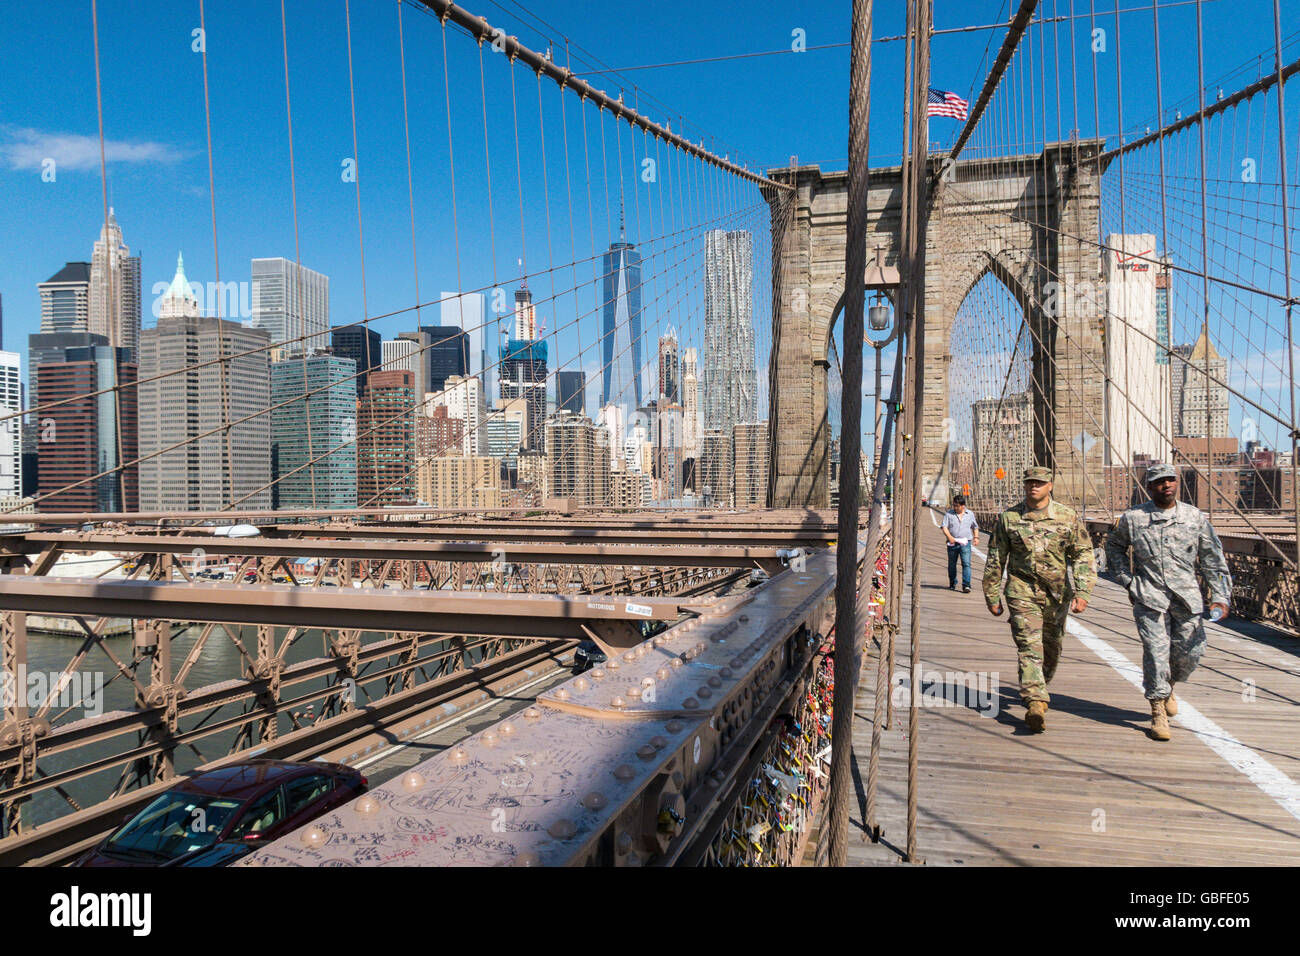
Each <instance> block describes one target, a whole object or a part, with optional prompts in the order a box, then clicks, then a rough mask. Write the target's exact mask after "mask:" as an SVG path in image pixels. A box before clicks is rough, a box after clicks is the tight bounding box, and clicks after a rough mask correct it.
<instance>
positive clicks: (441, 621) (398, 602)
mask: <svg viewBox="0 0 1300 956" xmlns="http://www.w3.org/2000/svg"><path fill="white" fill-rule="evenodd" d="M701 606H702V605H701V602H694V603H691V602H683V601H678V600H676V599H673V598H646V597H639V598H637V599H636V600H635V601H633V600H631V599H628V598H625V597H618V596H614V595H599V596H596V595H577V596H561V595H550V594H511V595H509V596H508V597H505V596H497V595H495V594H466V593H463V592H449V591H427V590H407V589H404V588H402V589H399V588H305V587H294V586H293V585H291V584H252V585H246V584H230V583H216V584H207V583H204V584H197V583H195V584H189V583H175V582H170V581H104V580H101V579H98V578H50V577H46V578H32V577H28V576H26V575H0V607H3V608H4V609H6V610H12V611H25V612H27V613H35V614H48V615H53V616H60V615H63V616H66V615H69V614H79V615H92V616H100V617H118V618H140V617H145V618H161V619H164V620H170V621H217V622H223V623H236V624H266V625H278V626H281V627H313V628H345V629H346V628H358V629H362V630H368V631H375V630H378V631H408V632H420V633H434V634H476V635H486V636H491V637H502V636H509V637H549V638H565V637H583V636H586V632H585V630H584V626H587V627H592V626H598V625H599V626H603V625H608V624H610V623H615V622H640V621H676V620H678V619H679V618H680V617H681V616H682V615H683V614H686V613H690V612H692V611H694V610H697V609H698V608H700V607H701Z"/></svg>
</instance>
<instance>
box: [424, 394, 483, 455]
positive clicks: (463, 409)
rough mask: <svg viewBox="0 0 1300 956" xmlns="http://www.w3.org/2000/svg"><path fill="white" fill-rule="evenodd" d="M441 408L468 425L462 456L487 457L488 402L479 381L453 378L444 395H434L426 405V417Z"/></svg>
mask: <svg viewBox="0 0 1300 956" xmlns="http://www.w3.org/2000/svg"><path fill="white" fill-rule="evenodd" d="M440 405H444V406H446V408H447V416H448V417H449V418H455V419H457V420H459V421H461V422H463V423H464V425H463V432H462V435H463V442H464V445H463V447H462V452H461V453H462V454H463V455H465V457H467V458H474V457H479V456H482V455H486V454H487V448H488V437H487V429H486V427H485V422H486V420H487V403H486V402H485V401H484V399H483V384H482V383H481V382H480V381H479V380H478V379H476V378H473V377H466V376H461V375H453V376H451V377H450V378H448V379H447V381H446V387H445V388H443V389H442V391H440V392H430V393H429V400H428V403H426V405H425V411H426V414H432V412H433V409H435V408H437V407H438V406H440Z"/></svg>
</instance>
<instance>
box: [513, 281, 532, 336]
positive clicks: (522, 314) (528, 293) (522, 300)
mask: <svg viewBox="0 0 1300 956" xmlns="http://www.w3.org/2000/svg"><path fill="white" fill-rule="evenodd" d="M515 338H516V339H518V340H519V341H520V342H531V341H533V339H535V338H537V307H536V306H534V305H533V291H532V289H530V288H528V281H527V280H524V282H523V283H522V284H521V285H520V287H519V288H518V289H515Z"/></svg>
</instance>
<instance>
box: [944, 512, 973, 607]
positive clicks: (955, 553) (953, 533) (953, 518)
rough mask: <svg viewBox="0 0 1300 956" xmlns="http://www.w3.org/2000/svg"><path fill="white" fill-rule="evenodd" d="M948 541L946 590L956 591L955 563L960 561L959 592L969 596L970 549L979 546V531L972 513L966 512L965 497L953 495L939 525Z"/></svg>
mask: <svg viewBox="0 0 1300 956" xmlns="http://www.w3.org/2000/svg"><path fill="white" fill-rule="evenodd" d="M940 528H942V530H943V536H944V537H945V538H947V539H948V589H949V590H950V591H955V590H957V561H958V559H960V560H961V592H962V594H970V548H971V545H972V544H974V545H977V546H978V545H979V543H980V529H979V525H977V524H976V523H975V514H974V512H971V511H967V510H966V496H965V495H954V496H953V499H952V508H950V509H949V510H948V513H947V514H945V515H944V516H943V524H942V525H940Z"/></svg>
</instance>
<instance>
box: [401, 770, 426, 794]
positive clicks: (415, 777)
mask: <svg viewBox="0 0 1300 956" xmlns="http://www.w3.org/2000/svg"><path fill="white" fill-rule="evenodd" d="M423 786H424V777H422V776H420V774H418V773H416V772H415V771H414V770H408V771H407V772H406V773H404V774H402V789H403V790H419V789H420V788H421V787H423Z"/></svg>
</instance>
